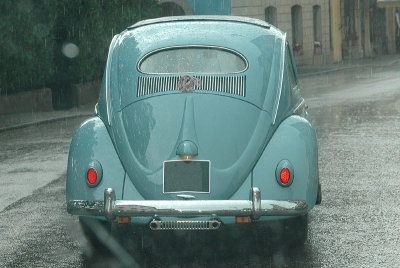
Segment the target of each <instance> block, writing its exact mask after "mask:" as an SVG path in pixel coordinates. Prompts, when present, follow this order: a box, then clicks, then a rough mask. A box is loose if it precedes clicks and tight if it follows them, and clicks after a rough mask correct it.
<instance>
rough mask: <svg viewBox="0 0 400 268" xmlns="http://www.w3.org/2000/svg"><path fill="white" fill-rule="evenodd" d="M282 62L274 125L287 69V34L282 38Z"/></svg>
mask: <svg viewBox="0 0 400 268" xmlns="http://www.w3.org/2000/svg"><path fill="white" fill-rule="evenodd" d="M282 39H283V40H282V54H281V56H282V58H283V59H282V60H281V64H282V66H281V75H280V87H279V97H278V103H277V104H276V109H275V114H274V120H273V122H272V124H273V125H275V123H276V116H277V115H278V109H279V103H280V101H281V94H282V86H283V73H284V69H285V59H286V56H285V52H286V33H285V34H284V35H283V38H282Z"/></svg>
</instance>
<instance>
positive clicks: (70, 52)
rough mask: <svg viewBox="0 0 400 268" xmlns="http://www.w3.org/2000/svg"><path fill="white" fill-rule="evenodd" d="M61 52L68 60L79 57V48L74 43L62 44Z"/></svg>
mask: <svg viewBox="0 0 400 268" xmlns="http://www.w3.org/2000/svg"><path fill="white" fill-rule="evenodd" d="M61 51H62V53H63V54H64V56H66V57H68V58H75V57H77V56H78V55H79V47H78V46H77V45H75V44H74V43H64V44H63V46H62V48H61Z"/></svg>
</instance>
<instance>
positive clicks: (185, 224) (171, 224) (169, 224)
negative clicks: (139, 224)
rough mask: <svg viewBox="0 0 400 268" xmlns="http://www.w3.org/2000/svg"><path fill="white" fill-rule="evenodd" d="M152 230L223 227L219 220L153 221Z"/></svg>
mask: <svg viewBox="0 0 400 268" xmlns="http://www.w3.org/2000/svg"><path fill="white" fill-rule="evenodd" d="M149 226H150V229H151V230H155V231H159V230H217V229H219V227H220V226H221V222H220V221H218V220H210V221H160V220H153V221H151V222H150V224H149Z"/></svg>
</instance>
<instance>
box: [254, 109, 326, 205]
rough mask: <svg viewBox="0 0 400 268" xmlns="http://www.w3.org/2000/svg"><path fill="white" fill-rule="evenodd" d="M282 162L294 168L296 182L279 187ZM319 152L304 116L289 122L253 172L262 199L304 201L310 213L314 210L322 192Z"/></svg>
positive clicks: (314, 136)
mask: <svg viewBox="0 0 400 268" xmlns="http://www.w3.org/2000/svg"><path fill="white" fill-rule="evenodd" d="M282 160H288V161H289V162H290V163H291V164H292V167H293V173H294V178H293V183H292V184H291V185H290V186H288V187H283V186H281V185H279V184H278V182H277V179H276V175H275V172H276V169H277V166H278V165H279V163H280V162H281V161H282ZM318 182H319V174H318V149H317V137H316V133H315V129H314V128H313V127H312V125H311V124H310V123H309V122H308V121H307V120H306V119H305V118H303V117H300V116H290V117H288V118H287V119H285V120H284V121H283V122H282V123H281V124H280V126H279V127H278V128H277V130H276V132H275V133H274V135H273V136H272V138H271V140H270V142H269V143H268V145H267V146H266V148H265V150H264V152H263V155H262V156H261V158H260V159H259V161H258V163H257V164H256V166H255V168H254V170H253V185H254V187H259V188H260V190H261V198H262V199H272V200H304V201H307V203H308V210H311V209H312V208H313V207H314V204H315V202H316V199H317V192H318Z"/></svg>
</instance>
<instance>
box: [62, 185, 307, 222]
mask: <svg viewBox="0 0 400 268" xmlns="http://www.w3.org/2000/svg"><path fill="white" fill-rule="evenodd" d="M257 189H258V188H253V189H252V190H251V191H252V193H256V194H255V196H254V197H253V198H252V199H254V201H253V200H116V199H115V194H114V190H113V189H111V188H107V189H106V190H105V200H104V201H103V200H92V201H87V200H71V201H68V203H67V210H68V212H69V213H70V214H73V215H80V216H105V217H106V218H107V219H113V218H114V217H116V216H127V217H129V216H130V217H140V216H150V217H153V216H155V215H157V216H168V217H181V216H212V215H214V216H215V215H216V216H250V217H253V218H257V217H260V216H300V215H304V214H306V213H307V209H308V204H307V202H306V201H303V200H262V199H261V193H260V195H258V191H259V190H257ZM253 203H256V204H253Z"/></svg>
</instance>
